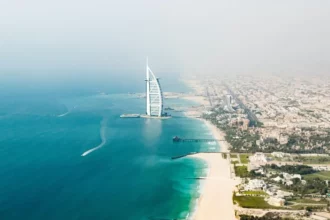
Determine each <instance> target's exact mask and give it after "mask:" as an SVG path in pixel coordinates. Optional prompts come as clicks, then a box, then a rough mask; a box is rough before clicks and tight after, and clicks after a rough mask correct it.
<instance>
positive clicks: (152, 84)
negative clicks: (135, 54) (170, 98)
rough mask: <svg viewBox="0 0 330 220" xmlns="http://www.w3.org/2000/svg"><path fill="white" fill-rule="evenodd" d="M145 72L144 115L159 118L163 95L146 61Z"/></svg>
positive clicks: (161, 111) (161, 110)
mask: <svg viewBox="0 0 330 220" xmlns="http://www.w3.org/2000/svg"><path fill="white" fill-rule="evenodd" d="M146 71H147V73H146V75H147V78H146V83H147V94H146V99H147V100H146V102H147V103H146V104H147V106H146V107H147V109H146V114H147V115H148V116H157V117H161V116H162V115H163V93H162V89H161V87H160V84H159V80H158V78H156V77H155V75H154V73H153V72H152V71H151V69H150V68H149V66H148V60H147V68H146Z"/></svg>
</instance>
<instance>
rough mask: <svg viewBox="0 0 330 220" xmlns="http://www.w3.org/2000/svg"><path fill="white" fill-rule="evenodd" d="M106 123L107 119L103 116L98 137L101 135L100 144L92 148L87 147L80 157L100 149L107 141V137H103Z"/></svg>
mask: <svg viewBox="0 0 330 220" xmlns="http://www.w3.org/2000/svg"><path fill="white" fill-rule="evenodd" d="M106 124H107V119H105V118H104V119H103V120H102V121H101V128H100V137H101V140H102V142H101V144H99V145H97V146H96V147H94V148H92V149H89V150H88V151H85V152H84V153H83V154H82V155H81V156H82V157H84V156H86V155H88V154H90V153H92V152H93V151H96V150H98V149H100V148H101V147H103V146H104V145H105V144H106V143H107V139H106V137H105V131H106V128H107V126H106Z"/></svg>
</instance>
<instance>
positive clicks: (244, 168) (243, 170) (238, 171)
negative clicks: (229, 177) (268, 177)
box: [235, 166, 250, 178]
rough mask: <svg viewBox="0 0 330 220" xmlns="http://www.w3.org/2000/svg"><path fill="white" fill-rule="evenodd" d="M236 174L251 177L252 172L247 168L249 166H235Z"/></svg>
mask: <svg viewBox="0 0 330 220" xmlns="http://www.w3.org/2000/svg"><path fill="white" fill-rule="evenodd" d="M235 175H236V176H239V177H241V178H246V177H250V173H249V171H248V170H247V166H235Z"/></svg>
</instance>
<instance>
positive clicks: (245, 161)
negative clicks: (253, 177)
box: [239, 154, 250, 164]
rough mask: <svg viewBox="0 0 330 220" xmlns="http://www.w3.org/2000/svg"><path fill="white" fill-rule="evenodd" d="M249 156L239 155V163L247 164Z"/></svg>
mask: <svg viewBox="0 0 330 220" xmlns="http://www.w3.org/2000/svg"><path fill="white" fill-rule="evenodd" d="M249 156H250V155H249V154H240V155H239V157H240V159H241V163H243V164H248V163H249Z"/></svg>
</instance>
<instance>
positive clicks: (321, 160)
mask: <svg viewBox="0 0 330 220" xmlns="http://www.w3.org/2000/svg"><path fill="white" fill-rule="evenodd" d="M295 160H296V161H297V162H303V163H304V164H330V157H327V156H325V157H323V156H322V157H296V158H295Z"/></svg>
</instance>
